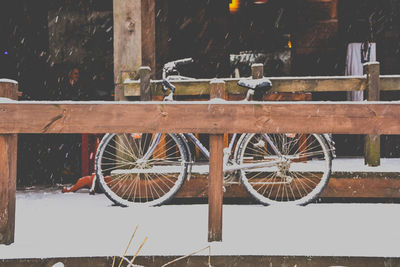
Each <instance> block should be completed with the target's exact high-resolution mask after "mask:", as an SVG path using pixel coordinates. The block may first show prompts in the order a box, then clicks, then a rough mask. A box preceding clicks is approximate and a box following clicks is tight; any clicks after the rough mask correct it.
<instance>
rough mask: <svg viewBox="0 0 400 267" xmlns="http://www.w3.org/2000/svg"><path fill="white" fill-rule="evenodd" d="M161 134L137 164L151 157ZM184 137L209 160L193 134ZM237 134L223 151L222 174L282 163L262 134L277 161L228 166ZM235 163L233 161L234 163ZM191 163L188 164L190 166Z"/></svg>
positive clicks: (273, 146)
mask: <svg viewBox="0 0 400 267" xmlns="http://www.w3.org/2000/svg"><path fill="white" fill-rule="evenodd" d="M161 135H162V134H161V133H157V134H156V136H155V138H153V141H152V144H151V145H150V147H149V149H148V150H147V152H146V154H145V155H144V156H143V157H142V158H141V159H138V160H137V162H138V163H140V162H146V160H148V159H150V157H151V156H152V154H153V152H154V151H155V149H156V147H157V145H158V143H159V142H160V140H161ZM183 135H184V136H185V137H187V138H188V139H189V140H191V141H192V142H193V143H194V145H195V146H196V147H197V148H198V149H199V150H200V152H201V153H202V154H203V155H204V156H205V157H206V158H207V159H210V152H209V151H208V149H207V148H206V147H205V146H204V145H203V144H202V143H201V142H200V140H199V139H197V137H196V136H195V135H194V134H193V133H186V134H183ZM237 135H238V134H236V133H235V134H233V136H232V139H231V141H230V143H229V146H228V147H227V148H225V149H224V173H225V172H233V171H237V170H241V169H255V168H263V167H264V168H265V167H272V166H274V165H276V164H277V163H278V162H281V161H282V154H281V152H280V151H279V150H278V148H277V147H276V146H275V144H274V143H273V142H272V140H271V138H270V137H269V136H268V134H263V136H264V138H265V140H266V141H267V142H268V144H269V145H270V146H271V148H272V149H273V150H274V152H275V153H276V155H277V158H278V159H277V160H271V161H268V162H260V163H249V164H240V165H238V164H233V165H228V164H227V162H228V158H229V157H230V155H231V154H232V150H233V145H234V144H235V141H236V139H237ZM234 162H235V161H234ZM192 163H193V162H190V164H192ZM124 172H132V170H131V171H124Z"/></svg>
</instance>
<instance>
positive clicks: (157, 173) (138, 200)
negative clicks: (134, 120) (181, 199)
mask: <svg viewBox="0 0 400 267" xmlns="http://www.w3.org/2000/svg"><path fill="white" fill-rule="evenodd" d="M148 150H152V151H150V154H149V156H148V157H147V158H143V156H144V155H146V153H147V152H148ZM95 163H96V164H95V168H96V179H97V181H98V183H99V185H100V187H101V189H102V190H103V191H104V193H105V194H106V196H107V197H108V198H109V199H110V200H112V201H113V202H114V203H115V204H117V205H120V206H123V207H127V206H156V205H161V204H163V203H165V202H167V201H168V200H170V199H171V198H172V197H173V196H174V195H175V194H176V192H177V191H178V190H179V188H180V187H181V186H182V184H183V182H184V180H185V179H186V176H187V164H188V163H187V153H186V149H185V146H184V144H183V141H182V139H181V138H180V137H179V136H178V135H176V134H167V135H164V134H163V135H161V134H146V133H127V134H113V133H111V134H106V135H105V136H104V137H103V139H102V140H101V142H100V145H99V148H98V150H97V154H96V161H95Z"/></svg>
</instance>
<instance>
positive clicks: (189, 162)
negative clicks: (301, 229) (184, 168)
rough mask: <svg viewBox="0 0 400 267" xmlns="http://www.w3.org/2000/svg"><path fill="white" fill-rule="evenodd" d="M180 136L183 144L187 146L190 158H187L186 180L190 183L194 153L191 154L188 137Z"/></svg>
mask: <svg viewBox="0 0 400 267" xmlns="http://www.w3.org/2000/svg"><path fill="white" fill-rule="evenodd" d="M178 136H179V137H180V138H181V139H182V142H183V144H184V145H185V148H186V152H187V156H188V158H187V163H188V174H187V177H186V179H187V180H188V181H189V180H190V177H191V175H192V165H193V158H192V153H191V152H190V148H189V143H188V141H187V138H186V136H185V135H184V134H179V135H178Z"/></svg>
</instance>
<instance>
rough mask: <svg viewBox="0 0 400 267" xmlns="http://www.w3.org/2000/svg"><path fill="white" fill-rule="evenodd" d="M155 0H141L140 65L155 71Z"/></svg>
mask: <svg viewBox="0 0 400 267" xmlns="http://www.w3.org/2000/svg"><path fill="white" fill-rule="evenodd" d="M155 1H156V0H141V2H142V7H141V13H142V14H141V19H142V65H143V66H149V67H150V68H151V69H152V70H153V72H154V73H156V14H155V8H156V3H155ZM153 78H154V77H153Z"/></svg>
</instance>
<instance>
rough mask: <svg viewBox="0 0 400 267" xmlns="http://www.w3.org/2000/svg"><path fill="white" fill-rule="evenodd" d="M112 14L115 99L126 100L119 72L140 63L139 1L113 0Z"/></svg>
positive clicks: (136, 66)
mask: <svg viewBox="0 0 400 267" xmlns="http://www.w3.org/2000/svg"><path fill="white" fill-rule="evenodd" d="M113 15H114V27H113V30H114V82H115V100H127V98H126V97H125V96H124V87H123V86H122V85H121V83H122V82H123V81H122V79H121V73H122V72H123V71H135V72H137V71H138V70H139V68H140V66H141V65H142V20H141V1H138V0H113Z"/></svg>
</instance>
